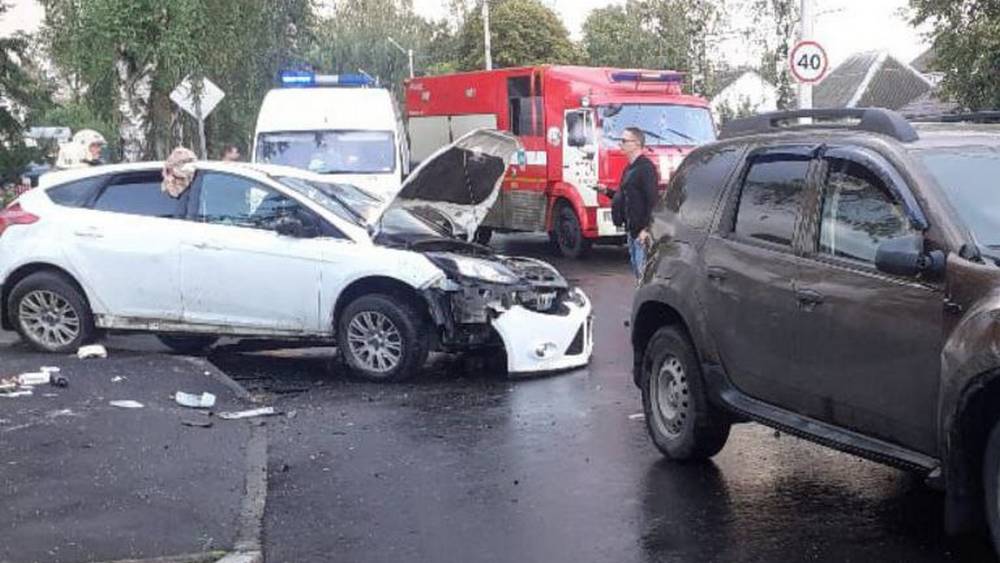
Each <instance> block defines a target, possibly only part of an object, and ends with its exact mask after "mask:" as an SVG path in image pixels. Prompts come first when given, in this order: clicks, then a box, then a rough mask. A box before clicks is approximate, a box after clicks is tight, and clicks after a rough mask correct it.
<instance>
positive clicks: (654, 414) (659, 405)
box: [642, 326, 730, 461]
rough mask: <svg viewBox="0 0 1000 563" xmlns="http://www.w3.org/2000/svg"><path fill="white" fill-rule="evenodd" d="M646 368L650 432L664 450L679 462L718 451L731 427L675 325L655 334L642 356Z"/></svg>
mask: <svg viewBox="0 0 1000 563" xmlns="http://www.w3.org/2000/svg"><path fill="white" fill-rule="evenodd" d="M642 370H643V371H642V382H643V385H642V408H643V412H644V413H645V415H646V428H647V430H648V431H649V436H650V437H651V438H652V439H653V443H654V444H656V447H657V448H658V449H659V450H660V452H661V453H663V455H664V456H666V457H667V458H670V459H672V460H676V461H685V460H698V459H706V458H709V457H712V456H713V455H715V454H717V453H719V450H721V449H722V446H724V445H725V444H726V440H727V439H728V438H729V426H730V423H729V420H728V419H727V418H726V416H725V414H724V413H722V412H720V411H719V410H718V409H716V408H715V407H714V406H712V405H711V404H710V403H709V402H708V397H707V396H706V394H705V389H704V384H703V381H702V377H701V368H700V366H699V365H698V361H697V356H696V354H695V352H694V348H693V347H692V346H691V343H690V341H689V340H688V339H687V336H685V335H684V334H683V333H682V332H680V331H679V330H677V328H675V327H672V326H666V327H662V328H660V329H659V330H658V331H656V333H655V334H654V335H653V337H652V338H651V339H650V340H649V344H648V345H647V346H646V351H645V353H644V354H643V358H642Z"/></svg>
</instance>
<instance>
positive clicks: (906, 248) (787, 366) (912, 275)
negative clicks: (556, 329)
mask: <svg viewBox="0 0 1000 563" xmlns="http://www.w3.org/2000/svg"><path fill="white" fill-rule="evenodd" d="M998 117H1000V115H997V114H994V115H986V114H977V115H967V116H950V117H949V118H947V119H940V120H937V122H933V123H932V122H927V123H911V122H909V121H907V120H906V119H904V118H903V117H901V116H900V115H898V114H896V113H894V112H891V111H887V110H876V109H864V110H818V111H799V112H784V113H774V114H767V115H761V116H756V117H752V118H748V119H745V120H738V121H734V122H731V123H730V124H729V125H728V126H726V127H725V128H724V129H723V131H722V135H721V137H720V141H719V142H717V143H714V144H711V145H707V146H704V147H701V148H699V149H697V150H696V151H694V152H693V153H692V154H691V155H690V156H688V157H687V159H686V160H685V161H684V163H683V165H682V166H681V167H680V169H679V170H678V172H677V173H676V175H675V176H674V178H673V179H672V181H671V183H670V186H669V187H668V189H667V194H666V196H665V198H664V200H663V201H662V202H661V203H660V205H659V207H658V209H657V210H656V212H655V213H654V223H653V227H652V229H653V235H654V239H655V240H656V243H655V246H654V249H653V252H652V253H651V256H650V259H649V262H648V263H647V265H646V270H645V275H644V279H643V282H642V285H641V287H640V288H639V290H638V292H637V294H636V297H635V302H634V308H633V317H632V323H631V326H632V344H633V347H634V351H635V366H634V378H635V383H636V384H637V385H638V386H639V387H640V388H641V390H642V400H643V407H644V410H645V413H646V422H647V426H648V429H649V433H650V435H651V437H652V439H653V442H654V443H655V444H656V446H657V447H658V448H659V449H660V450H661V451H662V452H663V454H664V455H665V456H667V457H668V458H671V459H675V460H688V459H697V458H706V457H709V456H712V455H714V454H715V453H717V452H718V451H719V450H720V449H721V448H722V447H723V445H724V444H725V442H726V439H727V437H728V435H729V429H730V425H731V424H733V423H738V422H745V421H750V420H753V421H757V422H760V423H763V424H766V425H769V426H773V427H775V428H778V429H781V430H783V431H786V432H789V433H792V434H796V435H798V436H801V437H804V438H807V439H810V440H813V441H816V442H819V443H821V444H824V445H827V446H830V447H832V448H836V449H839V450H843V451H846V452H850V453H852V454H856V455H859V456H862V457H866V458H869V459H873V460H875V461H879V462H882V463H886V464H890V465H894V466H897V467H900V468H903V469H907V470H912V471H917V472H920V473H923V474H925V475H926V476H927V481H928V483H930V484H931V485H932V486H937V487H941V488H943V489H944V490H945V491H946V499H947V500H946V504H945V507H946V524H947V526H948V528H949V531H951V532H958V531H964V530H969V529H974V528H976V527H978V526H981V525H982V524H983V523H985V524H988V526H989V529H990V531H991V533H992V536H993V538H994V545H1000V518H998V504H1000V488H998V480H1000V479H998V478H1000V425H998V421H1000V266H998V264H1000V125H990V124H989V123H987V122H990V121H992V122H996V121H997V118H998ZM803 118H808V119H809V122H808V123H800V122H799V120H800V119H803Z"/></svg>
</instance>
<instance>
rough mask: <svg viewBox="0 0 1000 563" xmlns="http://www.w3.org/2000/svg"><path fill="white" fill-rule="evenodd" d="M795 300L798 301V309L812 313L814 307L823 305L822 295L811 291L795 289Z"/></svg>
mask: <svg viewBox="0 0 1000 563" xmlns="http://www.w3.org/2000/svg"><path fill="white" fill-rule="evenodd" d="M795 299H796V300H798V302H799V306H800V307H802V308H803V309H805V310H806V311H812V310H813V308H814V307H816V305H820V304H822V303H823V294H822V293H819V292H818V291H813V290H811V289H796V290H795Z"/></svg>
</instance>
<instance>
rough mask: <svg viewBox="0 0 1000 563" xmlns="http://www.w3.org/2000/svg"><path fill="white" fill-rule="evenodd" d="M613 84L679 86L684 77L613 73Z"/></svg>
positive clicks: (672, 74) (667, 73)
mask: <svg viewBox="0 0 1000 563" xmlns="http://www.w3.org/2000/svg"><path fill="white" fill-rule="evenodd" d="M611 81H612V82H663V83H667V84H679V83H681V82H684V75H683V74H681V73H679V72H639V71H634V70H630V71H624V72H612V73H611Z"/></svg>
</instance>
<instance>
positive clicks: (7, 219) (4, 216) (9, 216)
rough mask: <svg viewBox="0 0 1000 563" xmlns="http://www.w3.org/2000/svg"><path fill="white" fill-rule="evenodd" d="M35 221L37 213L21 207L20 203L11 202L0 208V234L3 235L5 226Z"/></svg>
mask: <svg viewBox="0 0 1000 563" xmlns="http://www.w3.org/2000/svg"><path fill="white" fill-rule="evenodd" d="M36 221H38V216H37V215H32V214H31V213H28V212H27V211H25V210H23V209H21V204H20V203H12V204H10V205H9V206H7V208H6V209H0V236H3V232H4V231H6V230H7V227H12V226H14V225H30V224H32V223H34V222H36Z"/></svg>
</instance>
